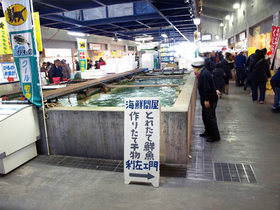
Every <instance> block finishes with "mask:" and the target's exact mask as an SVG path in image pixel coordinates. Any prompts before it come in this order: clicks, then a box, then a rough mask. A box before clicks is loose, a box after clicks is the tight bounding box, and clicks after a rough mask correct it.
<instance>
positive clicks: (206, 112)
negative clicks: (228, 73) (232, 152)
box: [192, 58, 220, 142]
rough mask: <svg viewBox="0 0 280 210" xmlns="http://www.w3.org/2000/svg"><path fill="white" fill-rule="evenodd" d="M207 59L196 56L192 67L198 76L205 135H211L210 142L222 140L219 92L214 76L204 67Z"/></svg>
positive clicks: (203, 134)
mask: <svg viewBox="0 0 280 210" xmlns="http://www.w3.org/2000/svg"><path fill="white" fill-rule="evenodd" d="M204 64H205V61H204V59H203V58H195V59H194V61H193V62H192V67H193V69H194V72H195V74H196V75H197V77H198V91H199V95H200V103H201V106H202V119H203V123H204V126H205V131H204V133H202V134H200V136H203V137H210V138H209V139H207V141H208V142H214V141H218V140H220V132H219V129H218V125H217V119H216V107H217V102H218V94H217V93H218V92H217V90H216V87H215V84H214V80H213V76H212V74H211V73H210V71H208V70H207V69H205V68H204Z"/></svg>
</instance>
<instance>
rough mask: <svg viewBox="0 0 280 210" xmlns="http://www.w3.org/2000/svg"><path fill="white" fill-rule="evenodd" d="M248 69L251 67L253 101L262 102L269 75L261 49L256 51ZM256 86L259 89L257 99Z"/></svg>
mask: <svg viewBox="0 0 280 210" xmlns="http://www.w3.org/2000/svg"><path fill="white" fill-rule="evenodd" d="M250 69H252V100H253V101H254V102H258V101H259V102H260V103H261V104H263V103H264V100H265V91H266V82H267V78H269V77H271V75H270V71H269V67H268V64H267V62H266V60H265V59H264V54H263V52H262V51H260V50H257V51H256V55H255V59H254V61H253V62H252V64H251V67H250ZM258 88H259V89H260V97H259V100H258Z"/></svg>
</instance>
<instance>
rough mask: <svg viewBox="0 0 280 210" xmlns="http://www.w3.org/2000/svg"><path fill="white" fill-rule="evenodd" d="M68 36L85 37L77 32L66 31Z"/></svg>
mask: <svg viewBox="0 0 280 210" xmlns="http://www.w3.org/2000/svg"><path fill="white" fill-rule="evenodd" d="M67 33H68V34H69V35H71V36H85V34H84V33H79V32H71V31H68V32H67Z"/></svg>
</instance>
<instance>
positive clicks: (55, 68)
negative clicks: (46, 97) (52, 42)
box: [49, 59, 63, 83]
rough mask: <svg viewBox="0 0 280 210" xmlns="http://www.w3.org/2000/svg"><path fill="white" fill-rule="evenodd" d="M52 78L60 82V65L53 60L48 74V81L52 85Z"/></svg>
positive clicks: (57, 61) (61, 75)
mask: <svg viewBox="0 0 280 210" xmlns="http://www.w3.org/2000/svg"><path fill="white" fill-rule="evenodd" d="M54 77H60V81H62V77H63V74H62V68H61V64H60V60H58V59H57V60H55V61H54V65H52V67H51V69H50V72H49V80H50V83H53V78H54Z"/></svg>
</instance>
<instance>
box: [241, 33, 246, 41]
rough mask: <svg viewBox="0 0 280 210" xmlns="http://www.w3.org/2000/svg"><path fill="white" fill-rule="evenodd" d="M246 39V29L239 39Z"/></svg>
mask: <svg viewBox="0 0 280 210" xmlns="http://www.w3.org/2000/svg"><path fill="white" fill-rule="evenodd" d="M245 39H246V33H245V31H244V32H242V33H240V34H239V41H243V40H245Z"/></svg>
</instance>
